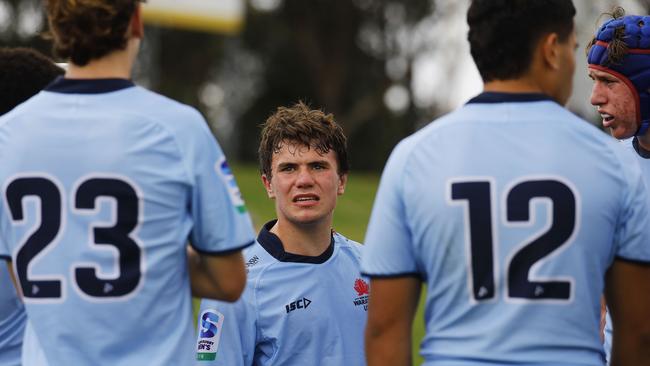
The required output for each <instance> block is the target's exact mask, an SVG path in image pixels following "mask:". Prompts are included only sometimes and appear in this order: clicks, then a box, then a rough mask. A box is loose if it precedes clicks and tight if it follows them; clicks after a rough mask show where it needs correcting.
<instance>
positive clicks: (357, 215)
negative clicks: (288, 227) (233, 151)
mask: <svg viewBox="0 0 650 366" xmlns="http://www.w3.org/2000/svg"><path fill="white" fill-rule="evenodd" d="M232 170H233V173H234V174H235V178H236V179H237V184H238V185H239V189H240V191H241V193H242V196H243V197H244V201H245V202H246V207H247V208H248V210H249V212H250V214H251V217H252V218H253V222H254V224H255V226H256V228H258V229H259V228H260V227H261V226H262V225H263V224H264V223H266V222H267V221H269V220H271V219H273V218H275V208H274V205H273V201H272V200H270V199H269V198H268V197H267V195H266V191H265V190H264V186H263V184H262V180H261V179H260V174H259V171H258V169H257V167H255V166H253V165H245V164H234V165H233V166H232ZM378 182H379V177H378V176H377V175H376V174H370V173H354V172H352V174H350V176H349V178H348V184H347V187H346V190H345V194H344V195H343V196H341V197H340V198H339V200H338V204H337V206H336V211H335V212H334V229H335V230H336V231H338V232H340V233H342V234H343V235H345V236H346V237H348V238H350V239H352V240H355V241H358V242H363V238H364V236H365V232H366V226H367V225H368V219H369V218H370V210H371V209H372V202H373V200H374V198H375V193H376V191H377V184H378ZM423 299H424V294H423V295H422V298H421V299H420V300H421V301H420V306H419V307H418V313H417V315H416V318H415V321H414V323H413V359H414V364H420V363H421V362H422V359H421V358H420V356H419V354H418V346H419V344H420V340H421V339H422V336H423V334H424V325H423V321H422V309H423V301H422V300H423Z"/></svg>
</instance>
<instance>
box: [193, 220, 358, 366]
mask: <svg viewBox="0 0 650 366" xmlns="http://www.w3.org/2000/svg"><path fill="white" fill-rule="evenodd" d="M274 223H275V221H272V222H270V223H268V224H267V225H265V227H264V228H263V229H262V230H261V232H260V234H259V236H258V238H257V244H256V245H254V246H252V247H250V248H249V249H247V250H246V251H245V253H244V256H245V259H246V261H247V263H246V266H247V270H248V283H247V286H246V290H245V291H244V294H243V295H242V297H241V299H239V301H237V302H236V303H223V302H219V301H214V300H203V301H202V302H201V312H200V315H199V322H198V327H197V329H198V333H199V334H198V339H197V346H196V351H197V360H198V361H197V362H196V365H198V366H207V365H212V366H214V365H223V366H251V365H256V366H270V365H277V366H279V365H309V366H343V365H345V366H357V365H359V366H361V365H365V364H366V361H365V356H364V346H363V332H364V328H365V325H366V314H367V305H368V296H369V291H370V288H369V286H368V282H367V280H366V279H364V278H362V277H361V276H360V267H359V266H360V263H359V262H360V258H359V257H360V251H361V245H360V244H358V243H355V242H353V241H351V240H348V239H346V238H345V237H343V236H342V235H340V234H334V235H333V236H332V244H331V245H330V247H329V248H328V249H327V250H326V251H325V253H323V254H322V255H320V256H318V257H307V256H301V255H295V254H291V253H287V252H285V251H284V248H283V246H282V243H281V242H280V239H279V238H278V237H277V236H275V235H274V234H272V233H271V232H270V231H269V230H270V228H271V227H272V226H273V225H274Z"/></svg>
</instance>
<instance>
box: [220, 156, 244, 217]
mask: <svg viewBox="0 0 650 366" xmlns="http://www.w3.org/2000/svg"><path fill="white" fill-rule="evenodd" d="M216 170H217V172H218V173H219V174H220V175H221V178H222V179H223V181H224V183H225V184H226V187H227V188H228V195H229V196H230V202H231V203H232V204H233V206H235V207H236V208H237V211H239V213H245V212H246V205H245V204H244V200H243V199H242V197H241V192H240V191H239V187H238V186H237V182H236V181H235V176H234V175H233V174H232V170H230V166H229V165H228V162H227V161H226V158H225V157H222V158H221V159H219V161H218V162H217V165H216Z"/></svg>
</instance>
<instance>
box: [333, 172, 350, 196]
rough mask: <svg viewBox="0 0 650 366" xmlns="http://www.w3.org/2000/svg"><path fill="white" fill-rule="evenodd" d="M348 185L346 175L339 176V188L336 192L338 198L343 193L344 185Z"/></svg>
mask: <svg viewBox="0 0 650 366" xmlns="http://www.w3.org/2000/svg"><path fill="white" fill-rule="evenodd" d="M347 183H348V175H347V174H343V175H339V187H338V189H337V190H336V193H337V194H338V195H339V196H340V195H342V194H343V193H345V185H346V184H347Z"/></svg>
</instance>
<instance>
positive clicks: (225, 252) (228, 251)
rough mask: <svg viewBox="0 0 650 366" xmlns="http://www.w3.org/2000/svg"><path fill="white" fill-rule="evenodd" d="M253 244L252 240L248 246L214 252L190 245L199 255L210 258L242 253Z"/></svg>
mask: <svg viewBox="0 0 650 366" xmlns="http://www.w3.org/2000/svg"><path fill="white" fill-rule="evenodd" d="M253 244H255V240H251V241H250V242H248V243H246V244H243V245H239V246H236V247H233V248H230V249H224V250H215V251H212V250H203V249H201V248H198V247H197V246H196V245H194V243H192V242H190V245H191V246H192V248H194V250H196V251H197V252H198V253H199V254H204V255H210V256H221V255H227V254H232V253H234V252H237V251H240V250H242V249H245V248H248V247H250V246H251V245H253Z"/></svg>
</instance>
